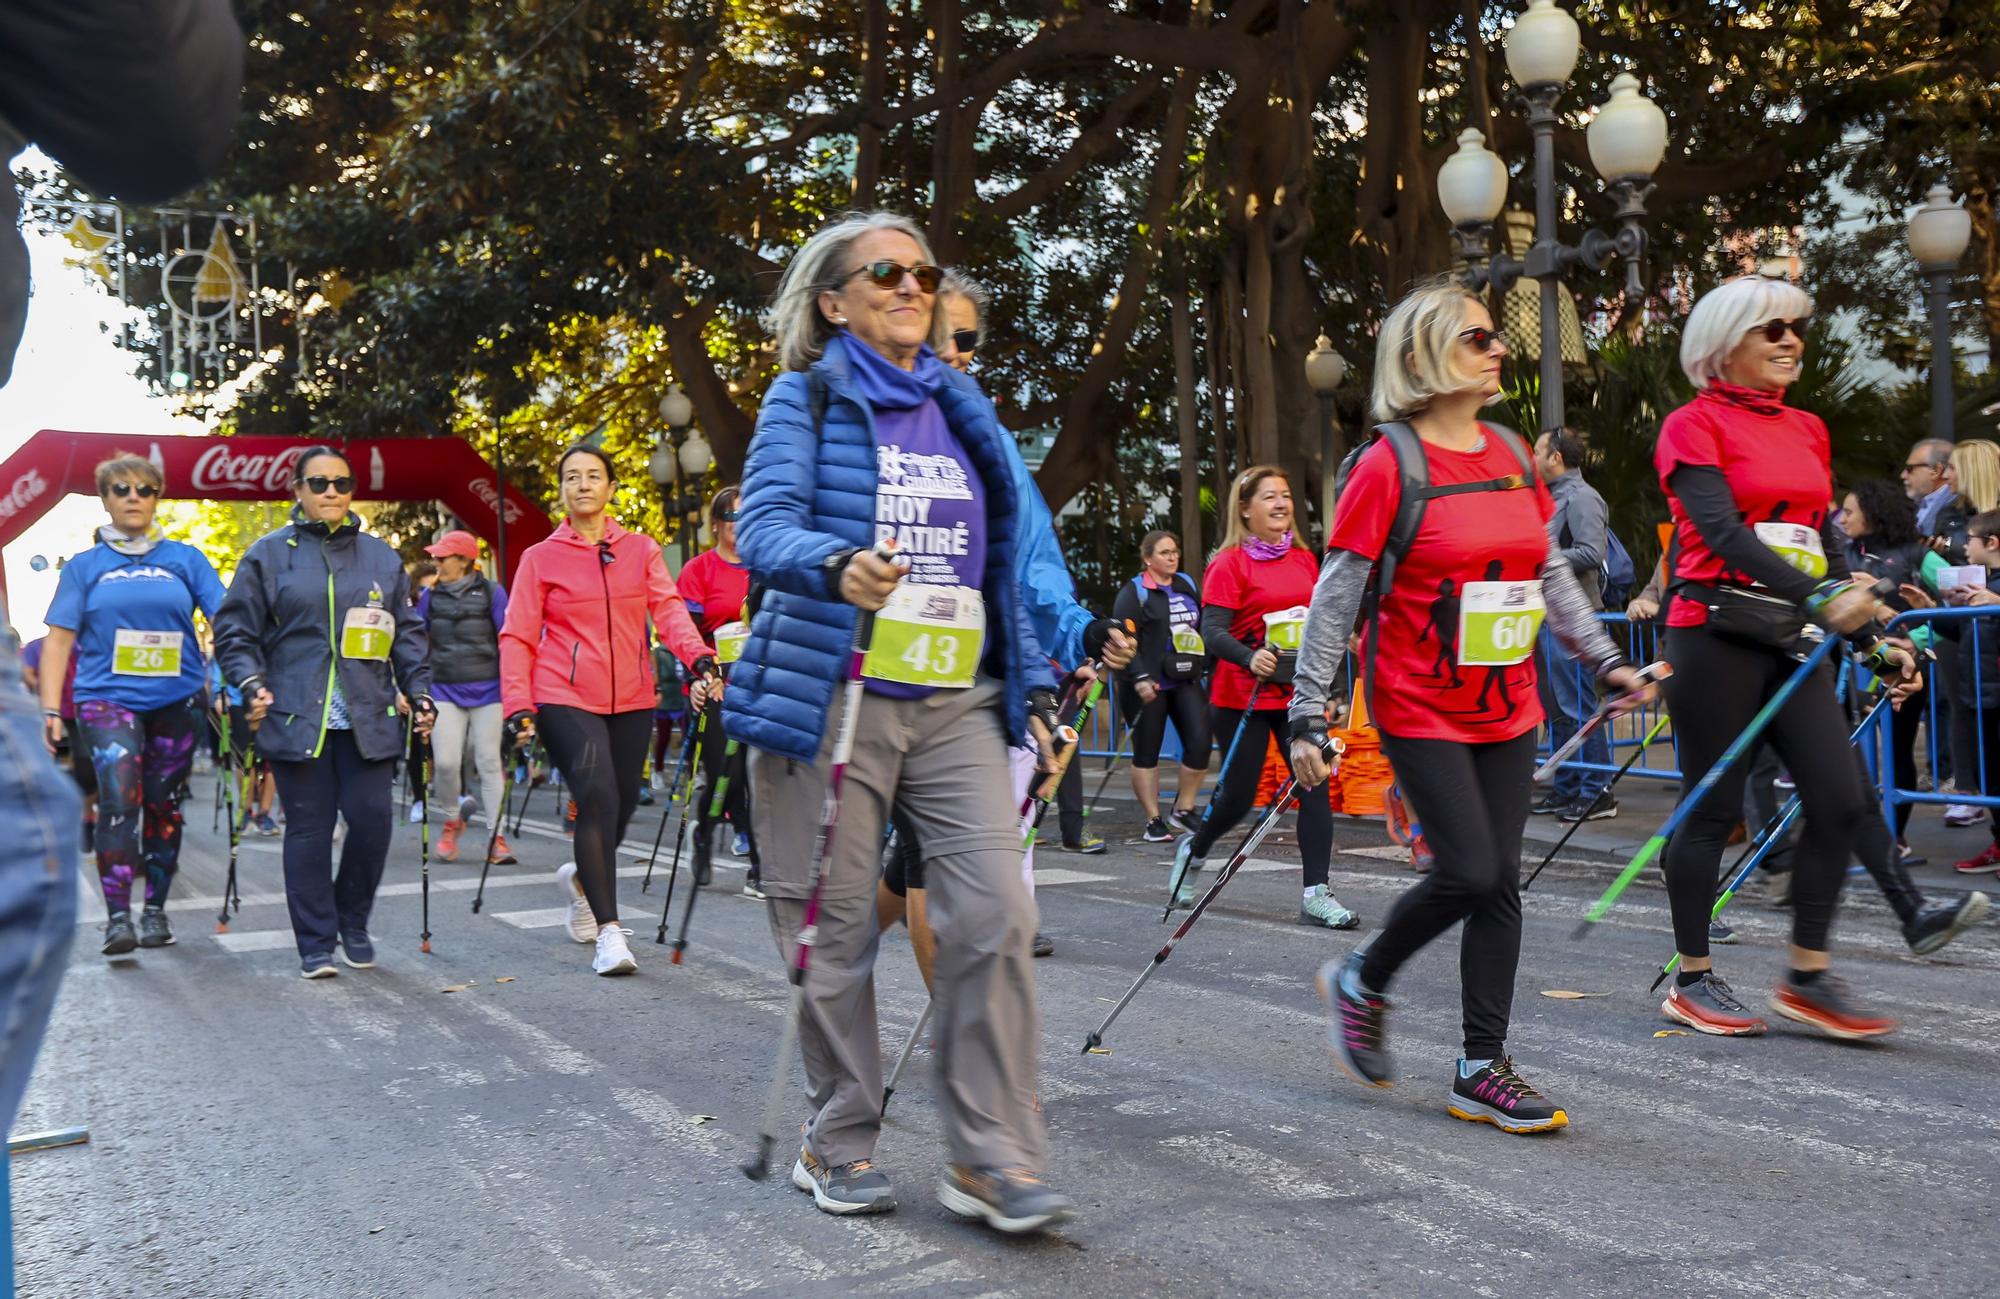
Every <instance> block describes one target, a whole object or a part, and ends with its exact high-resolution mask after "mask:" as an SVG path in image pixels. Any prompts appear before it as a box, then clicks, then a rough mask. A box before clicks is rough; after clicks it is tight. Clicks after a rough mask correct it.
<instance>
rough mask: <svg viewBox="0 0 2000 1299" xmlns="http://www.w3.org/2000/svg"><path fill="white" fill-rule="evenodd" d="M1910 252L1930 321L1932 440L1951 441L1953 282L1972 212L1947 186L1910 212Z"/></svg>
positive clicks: (1969, 236) (1969, 232)
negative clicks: (1955, 200) (1953, 195)
mask: <svg viewBox="0 0 2000 1299" xmlns="http://www.w3.org/2000/svg"><path fill="white" fill-rule="evenodd" d="M1909 239H1910V252H1911V253H1912V254H1913V255H1914V256H1915V257H1916V259H1917V269H1918V270H1919V271H1920V272H1921V273H1922V275H1923V280H1924V302H1925V305H1926V307H1927V308H1928V309H1929V311H1930V319H1931V436H1932V437H1934V438H1941V439H1943V440H1944V441H1946V442H1950V441H1952V440H1953V429H1952V423H1953V421H1952V410H1951V408H1952V395H1951V379H1952V374H1951V366H1952V346H1951V281H1952V277H1953V276H1954V275H1956V274H1957V273H1958V259H1959V258H1961V257H1963V256H1964V255H1965V246H1966V245H1967V244H1968V243H1970V242H1971V241H1972V214H1971V213H1970V212H1967V211H1966V210H1965V209H1964V208H1962V207H1960V206H1959V205H1958V204H1956V203H1954V202H1952V201H1951V186H1949V185H1943V184H1939V185H1933V186H1931V192H1930V193H1929V194H1927V195H1925V196H1924V205H1923V206H1922V207H1920V208H1918V209H1917V210H1916V211H1914V212H1912V213H1910V230H1909Z"/></svg>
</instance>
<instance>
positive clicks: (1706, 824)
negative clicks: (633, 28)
mask: <svg viewBox="0 0 2000 1299" xmlns="http://www.w3.org/2000/svg"><path fill="white" fill-rule="evenodd" d="M1812 307H1813V304H1812V299H1811V298H1810V297H1808V296H1806V294H1805V292H1804V291H1803V290H1801V289H1800V288H1798V287H1797V286H1796V285H1793V284H1790V283H1787V282H1786V281H1783V280H1767V279H1764V278H1762V277H1759V276H1745V277H1743V278H1742V279H1738V280H1732V281H1730V282H1729V283H1727V284H1724V285H1722V286H1721V287H1719V288H1717V289H1714V290H1711V291H1710V292H1709V293H1708V294H1707V295H1705V296H1704V297H1703V298H1702V299H1701V300H1700V301H1699V302H1696V303H1695V305H1694V311H1693V312H1692V313H1690V314H1689V316H1688V321H1687V327H1686V329H1685V331H1684V332H1683V333H1682V335H1681V369H1682V370H1683V371H1685V372H1686V374H1687V377H1688V379H1689V381H1690V382H1692V383H1693V384H1694V386H1695V387H1696V389H1698V391H1697V393H1696V395H1695V398H1694V400H1693V401H1690V402H1688V403H1687V404H1686V405H1684V406H1682V407H1681V408H1680V409H1678V410H1676V411H1674V412H1672V413H1671V414H1669V415H1668V416H1667V418H1666V420H1665V422H1664V423H1663V424H1662V425H1661V426H1660V438H1659V445H1658V446H1657V448H1656V449H1655V451H1654V453H1653V460H1654V465H1655V467H1656V468H1657V469H1658V471H1659V475H1660V486H1661V487H1662V488H1663V489H1665V491H1666V494H1667V503H1668V505H1669V506H1670V507H1671V509H1672V512H1673V522H1674V528H1675V547H1674V552H1673V553H1674V556H1675V558H1674V571H1673V575H1672V580H1671V581H1670V583H1669V589H1670V590H1671V591H1673V593H1674V594H1673V598H1672V599H1671V601H1670V603H1669V606H1668V609H1667V616H1666V624H1667V633H1666V657H1667V661H1668V662H1669V663H1671V664H1673V666H1674V675H1673V677H1672V678H1671V679H1669V680H1668V682H1667V685H1666V695H1667V704H1668V707H1669V709H1670V710H1671V711H1672V713H1673V718H1674V739H1675V741H1676V743H1677V744H1678V746H1679V749H1680V758H1681V773H1682V779H1683V780H1684V781H1685V782H1686V787H1687V788H1693V786H1694V785H1695V783H1696V782H1698V781H1700V780H1701V779H1702V777H1703V776H1704V775H1706V774H1707V773H1708V771H1709V769H1710V768H1711V767H1713V766H1714V765H1715V763H1716V762H1717V761H1719V760H1720V759H1721V757H1722V754H1723V752H1724V751H1725V750H1726V749H1727V748H1728V746H1729V744H1730V742H1731V741H1733V740H1734V739H1735V738H1736V736H1737V735H1738V734H1739V733H1740V732H1741V731H1742V730H1743V728H1744V727H1745V725H1747V724H1748V723H1749V721H1750V719H1751V718H1752V717H1754V716H1756V715H1757V713H1758V711H1759V710H1760V709H1762V708H1763V706H1764V704H1765V702H1766V701H1767V700H1769V699H1770V698H1771V696H1772V695H1773V693H1775V692H1776V691H1777V690H1778V689H1779V688H1780V687H1781V686H1782V685H1783V684H1784V683H1785V681H1786V680H1787V679H1788V678H1790V677H1791V675H1792V673H1793V671H1794V669H1795V668H1796V667H1797V663H1796V661H1795V658H1794V655H1793V651H1794V649H1795V648H1796V647H1797V645H1798V644H1799V642H1800V640H1801V638H1802V637H1803V636H1804V635H1805V633H1806V630H1807V625H1808V623H1817V624H1818V625H1819V626H1820V627H1822V628H1824V629H1825V630H1826V631H1829V632H1832V633H1834V634H1836V635H1840V636H1845V637H1849V638H1850V639H1852V640H1853V641H1854V642H1855V643H1856V644H1857V645H1858V646H1862V647H1866V648H1869V649H1871V650H1875V651H1878V652H1877V662H1878V663H1879V665H1880V666H1878V667H1877V675H1879V676H1882V677H1884V678H1885V679H1888V680H1891V682H1892V685H1891V691H1890V693H1891V694H1892V696H1894V697H1896V698H1897V699H1898V700H1900V699H1901V698H1902V697H1903V696H1904V695H1906V694H1907V693H1908V692H1910V691H1912V690H1914V689H1916V688H1917V687H1918V686H1919V685H1921V678H1918V677H1916V676H1915V675H1914V673H1913V668H1914V660H1913V659H1912V658H1911V657H1910V655H1909V654H1908V653H1907V652H1905V651H1904V650H1903V649H1901V648H1898V647H1894V646H1892V645H1885V644H1883V643H1880V642H1877V641H1876V640H1875V638H1874V636H1873V635H1872V634H1871V633H1870V631H1869V629H1870V628H1871V627H1872V625H1873V624H1874V622H1875V620H1876V617H1877V616H1878V614H1880V613H1882V612H1883V610H1882V606H1881V605H1880V603H1879V602H1878V601H1877V600H1876V598H1875V597H1874V595H1873V594H1871V593H1870V591H1869V589H1868V584H1867V579H1863V580H1862V581H1861V582H1860V583H1859V584H1853V581H1852V579H1851V577H1850V575H1849V572H1848V566H1847V557H1846V551H1845V548H1844V547H1843V546H1842V545H1841V536H1840V534H1839V533H1838V532H1836V531H1835V524H1834V521H1833V518H1832V512H1831V510H1830V509H1829V508H1828V507H1829V504H1830V503H1831V501H1832V500H1833V499H1834V490H1833V468H1832V461H1831V448H1830V444H1829V442H1828V438H1827V431H1826V425H1825V424H1824V423H1822V422H1821V421H1820V419H1819V417H1818V416H1816V415H1810V414H1807V413H1806V412H1804V411H1801V410H1796V409H1794V408H1792V407H1790V406H1787V405H1785V390H1786V389H1787V388H1789V387H1790V386H1791V385H1792V384H1793V383H1794V382H1795V381H1796V380H1797V379H1798V377H1799V366H1800V363H1801V362H1802V361H1803V360H1804V357H1805V346H1806V330H1807V327H1808V325H1810V324H1811V316H1812ZM1897 678H1900V680H1898V679H1897ZM1765 733H1766V735H1768V736H1769V738H1770V741H1771V745H1772V747H1773V748H1774V749H1776V750H1777V753H1778V756H1779V758H1780V759H1782V760H1783V762H1784V764H1785V767H1786V769H1787V770H1789V771H1790V772H1791V775H1792V779H1793V780H1794V781H1796V782H1797V784H1798V791H1799V797H1800V799H1801V800H1803V802H1804V804H1805V831H1804V834H1803V836H1802V838H1801V839H1800V841H1799V845H1798V848H1797V850H1796V853H1795V860H1794V864H1793V867H1792V946H1791V952H1790V956H1789V960H1788V962H1787V964H1788V966H1789V967H1790V968H1789V972H1788V973H1787V974H1786V976H1785V977H1784V979H1783V980H1781V981H1780V982H1779V984H1778V987H1777V990H1776V992H1774V993H1773V994H1772V996H1771V1002H1770V1004H1771V1009H1773V1010H1775V1011H1776V1012H1777V1013H1778V1014H1780V1015H1783V1016H1785V1017H1786V1018H1787V1019H1792V1020H1797V1021H1798V1022H1799V1023H1802V1024H1806V1025H1809V1026H1811V1027H1813V1028H1817V1029H1819V1030H1820V1031H1821V1032H1824V1033H1827V1034H1829V1035H1831V1036H1834V1037H1839V1038H1868V1037H1880V1036H1881V1035H1883V1034H1885V1033H1888V1032H1891V1031H1893V1030H1894V1029H1895V1027H1896V1025H1895V1021H1894V1020H1891V1019H1889V1018H1887V1017H1886V1016H1883V1015H1879V1014H1876V1013H1874V1012H1871V1011H1868V1010H1865V1009H1863V1008H1862V1007H1861V1006H1860V1005H1859V1004H1858V1003H1857V1002H1856V1001H1855V999H1854V997H1853V995H1852V994H1851V993H1850V992H1849V991H1848V989H1847V986H1846V985H1845V984H1844V983H1843V982H1842V981H1841V980H1839V979H1837V978H1836V977H1835V976H1833V975H1832V974H1830V973H1828V965H1829V955H1828V951H1827V947H1828V935H1829V932H1830V930H1831V928H1832V924H1833V912H1834V905H1835V902H1836V900H1837V899H1838V897H1839V894H1840V886H1841V883H1842V881H1843V880H1844V879H1845V877H1846V873H1847V862H1848V858H1849V857H1850V856H1859V857H1860V858H1861V859H1862V860H1863V861H1864V862H1866V863H1867V865H1868V867H1869V869H1870V870H1871V871H1872V872H1874V873H1875V874H1876V876H1877V878H1881V877H1882V876H1883V874H1884V872H1886V871H1888V870H1889V868H1890V867H1891V866H1892V864H1893V859H1894V853H1895V842H1894V840H1893V838H1892V837H1891V835H1890V833H1889V830H1888V828H1887V826H1886V825H1884V824H1883V822H1882V820H1881V818H1880V817H1879V816H1877V815H1874V814H1873V809H1872V803H1871V798H1872V795H1871V794H1870V793H1869V792H1868V790H1867V789H1866V788H1865V786H1864V784H1863V782H1862V776H1861V769H1860V767H1859V765H1858V764H1857V763H1856V762H1855V760H1854V758H1853V755H1852V753H1851V751H1850V747H1851V746H1850V745H1849V743H1848V738H1847V722H1846V720H1845V718H1844V717H1843V715H1842V713H1841V710H1840V705H1839V703H1838V701H1837V700H1836V698H1835V695H1834V674H1833V673H1832V672H1822V673H1818V674H1815V676H1814V677H1813V679H1812V680H1810V681H1807V682H1806V683H1804V685H1803V686H1801V687H1800V689H1799V690H1798V692H1797V693H1796V694H1795V695H1794V696H1793V697H1792V700H1791V702H1790V703H1789V704H1788V705H1787V706H1786V707H1785V708H1784V709H1783V710H1781V711H1780V712H1779V713H1778V715H1777V716H1776V717H1775V718H1774V719H1773V720H1772V721H1771V723H1770V727H1769V729H1768V730H1767V731H1766V732H1765ZM1744 777H1745V769H1744V768H1743V767H1741V766H1738V767H1736V768H1734V769H1732V770H1730V771H1729V772H1727V773H1726V774H1725V775H1724V776H1723V777H1722V781H1721V784H1720V785H1719V786H1718V787H1717V788H1716V790H1715V791H1714V794H1713V796H1712V797H1710V798H1709V799H1708V800H1707V801H1706V802H1704V803H1703V804H1702V805H1701V807H1700V808H1699V809H1698V810H1697V811H1696V812H1695V813H1694V814H1693V815H1692V816H1691V817H1689V819H1688V821H1687V824H1686V825H1685V826H1683V827H1682V829H1681V831H1680V833H1678V834H1676V835H1675V836H1674V839H1673V842H1672V843H1671V844H1670V845H1668V847H1667V850H1666V853H1665V855H1664V858H1663V860H1662V863H1661V864H1662V866H1663V867H1664V869H1665V871H1666V876H1667V899H1668V902H1669V903H1670V904H1671V906H1672V910H1673V923H1674V945H1675V947H1676V948H1677V949H1678V951H1679V952H1680V968H1679V971H1678V973H1677V975H1676V980H1675V986H1674V987H1673V988H1672V989H1670V990H1669V991H1668V993H1667V998H1666V1000H1665V1001H1664V1002H1663V1003H1662V1004H1661V1007H1660V1009H1661V1012H1662V1013H1663V1014H1664V1015H1665V1016H1666V1017H1667V1018H1668V1019H1670V1020H1674V1021H1675V1022H1677V1023H1681V1024H1685V1025H1687V1026H1688V1027H1689V1028H1692V1029H1695V1030H1696V1031H1698V1032H1702V1033H1712V1034H1716V1035H1718V1036H1726V1037H1741V1036H1748V1035H1752V1034H1757V1033H1762V1032H1763V1031H1764V1027H1765V1026H1764V1021H1763V1020H1762V1019H1760V1018H1758V1017H1757V1016H1756V1015H1754V1014H1752V1013H1751V1012H1750V1011H1749V1010H1748V1009H1747V1008H1746V1007H1745V1006H1744V1005H1743V1003H1742V1002H1740V1001H1738V1000H1737V999H1736V996H1735V994H1734V993H1733V992H1732V991H1731V990H1730V987H1729V985H1728V984H1726V983H1724V982H1723V981H1722V979H1721V977H1720V976H1718V975H1717V974H1716V973H1715V970H1714V967H1713V965H1712V963H1711V961H1710V959H1709V951H1708V946H1709V937H1708V922H1709V914H1710V911H1711V910H1712V908H1713V904H1714V902H1715V885H1716V869H1717V867H1718V865H1719V864H1720V862H1721V859H1722V850H1723V847H1724V846H1725V844H1726V843H1727V842H1728V839H1729V832H1730V829H1731V828H1732V826H1733V825H1734V823H1735V821H1736V819H1737V809H1739V808H1741V807H1742V806H1743V782H1744Z"/></svg>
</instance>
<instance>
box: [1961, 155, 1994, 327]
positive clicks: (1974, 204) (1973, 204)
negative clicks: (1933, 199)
mask: <svg viewBox="0 0 2000 1299" xmlns="http://www.w3.org/2000/svg"><path fill="white" fill-rule="evenodd" d="M1965 210H1966V211H1968V212H1970V213H1971V214H1972V250H1973V252H1972V255H1973V257H1974V258H1975V259H1977V260H1976V261H1975V262H1974V263H1973V264H1974V266H1975V268H1976V269H1977V270H1978V272H1979V301H1980V307H1981V312H1980V319H1981V321H1982V323H1983V324H1984V325H1985V326H1986V354H1987V356H1989V357H1991V356H1994V355H1995V354H1996V352H2000V219H1996V218H1997V217H2000V214H1996V212H1995V202H1994V190H1993V187H1992V186H1990V185H1984V184H1980V185H1975V186H1969V187H1968V188H1967V191H1966V195H1965Z"/></svg>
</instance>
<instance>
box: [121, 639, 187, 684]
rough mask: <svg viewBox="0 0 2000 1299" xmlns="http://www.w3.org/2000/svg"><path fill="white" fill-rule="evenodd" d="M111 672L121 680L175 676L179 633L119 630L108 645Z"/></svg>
mask: <svg viewBox="0 0 2000 1299" xmlns="http://www.w3.org/2000/svg"><path fill="white" fill-rule="evenodd" d="M111 670H112V672H113V673H115V674H117V675H118V676H121V677H177V676H179V675H180V674H181V633H180V632H177V631H132V630H130V629H129V628H125V627H120V628H119V629H118V632H117V635H116V636H115V637H114V639H113V642H112V646H111Z"/></svg>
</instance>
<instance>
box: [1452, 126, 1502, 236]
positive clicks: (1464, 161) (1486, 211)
mask: <svg viewBox="0 0 2000 1299" xmlns="http://www.w3.org/2000/svg"><path fill="white" fill-rule="evenodd" d="M1437 191H1438V204H1439V206H1441V207H1443V208H1444V214H1445V216H1447V217H1449V218H1450V219H1451V223H1452V224H1453V225H1455V226H1472V225H1492V224H1493V222H1494V221H1496V220H1498V219H1499V217H1500V209H1501V208H1502V207H1505V206H1506V204H1507V164H1506V163H1504V162H1502V161H1500V156H1499V155H1498V154H1496V153H1494V152H1493V151H1492V150H1491V149H1489V148H1487V147H1486V137H1485V136H1484V135H1482V134H1481V133H1480V132H1478V131H1476V130H1474V129H1473V128H1471V127H1469V126H1468V127H1466V128H1465V129H1464V130H1463V131H1460V132H1459V133H1458V152H1456V153H1454V154H1452V155H1451V157H1449V158H1446V159H1445V160H1444V166H1442V167H1440V168H1438V176H1437Z"/></svg>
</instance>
